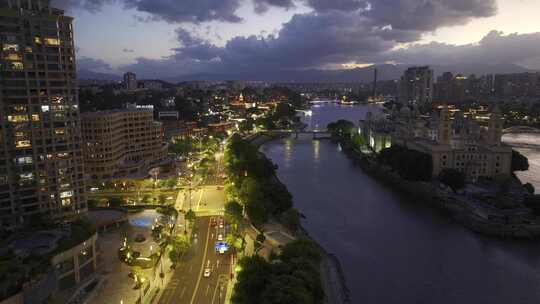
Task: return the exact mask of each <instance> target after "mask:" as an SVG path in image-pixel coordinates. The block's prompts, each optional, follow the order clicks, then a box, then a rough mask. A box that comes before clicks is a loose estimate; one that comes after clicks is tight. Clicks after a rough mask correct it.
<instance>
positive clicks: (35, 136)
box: [0, 0, 87, 228]
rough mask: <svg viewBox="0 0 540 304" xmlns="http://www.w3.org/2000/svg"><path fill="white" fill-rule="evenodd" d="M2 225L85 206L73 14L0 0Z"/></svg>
mask: <svg viewBox="0 0 540 304" xmlns="http://www.w3.org/2000/svg"><path fill="white" fill-rule="evenodd" d="M0 23H1V26H0V68H1V70H0V88H1V89H0V143H1V144H0V227H3V228H6V227H15V226H19V225H21V224H25V223H28V221H29V219H30V218H31V217H32V216H38V217H40V216H41V217H42V218H43V217H45V218H47V219H53V220H54V219H60V218H65V217H69V216H71V215H77V214H80V213H84V212H85V211H86V209H87V206H86V196H85V184H84V174H83V161H82V160H83V157H82V148H81V130H80V117H79V101H78V93H77V79H76V68H75V46H74V42H73V25H72V23H73V18H72V17H69V16H66V15H64V12H63V11H62V10H59V9H55V8H52V7H50V6H49V1H45V0H26V1H15V0H2V1H0Z"/></svg>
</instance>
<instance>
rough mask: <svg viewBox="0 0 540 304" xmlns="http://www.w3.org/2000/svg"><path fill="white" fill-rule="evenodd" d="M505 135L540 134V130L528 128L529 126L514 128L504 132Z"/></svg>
mask: <svg viewBox="0 0 540 304" xmlns="http://www.w3.org/2000/svg"><path fill="white" fill-rule="evenodd" d="M503 133H504V134H516V133H540V129H537V128H533V127H528V126H514V127H510V128H507V129H504V130H503Z"/></svg>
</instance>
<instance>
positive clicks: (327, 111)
mask: <svg viewBox="0 0 540 304" xmlns="http://www.w3.org/2000/svg"><path fill="white" fill-rule="evenodd" d="M312 110H313V117H311V118H310V119H308V120H306V122H307V123H308V124H309V125H310V126H311V127H312V128H316V127H319V128H324V127H325V126H326V124H327V123H328V122H331V121H335V120H337V119H340V118H344V119H348V120H351V121H355V122H356V121H357V120H358V119H360V118H362V117H363V116H364V115H365V113H366V112H367V111H368V110H369V108H367V107H365V106H356V107H343V106H339V105H324V106H318V107H315V108H313V109H312ZM371 110H373V108H371ZM514 139H515V138H514ZM529 139H530V138H529ZM531 140H532V141H534V140H533V139H531ZM514 144H517V143H514ZM520 149H531V150H530V151H529V150H522V152H524V153H526V154H528V156H529V158H532V159H536V160H538V159H540V149H539V150H534V148H533V147H530V146H527V147H524V146H520ZM261 151H262V152H264V153H265V154H266V155H267V156H268V157H270V158H271V159H272V160H273V161H274V162H275V163H276V164H277V165H278V166H279V169H278V176H279V178H280V179H281V180H282V181H283V182H284V183H285V184H286V185H287V186H288V188H289V190H290V191H291V193H292V194H293V196H294V203H295V206H296V207H297V208H298V209H299V210H300V211H301V212H302V213H303V214H304V215H306V217H307V219H306V220H304V221H303V225H304V227H305V228H306V229H307V230H308V232H309V233H310V235H311V236H312V237H313V238H315V239H316V240H317V241H318V242H319V243H320V244H321V245H322V246H324V247H325V248H326V249H327V250H328V251H329V252H332V253H334V254H335V255H336V256H337V257H338V258H339V260H340V261H341V264H342V268H343V271H344V275H345V278H346V281H347V286H348V287H349V289H350V291H351V297H352V302H353V303H359V304H372V303H373V304H391V303H400V304H404V303H405V304H408V303H414V304H421V303H426V304H428V303H437V304H455V303H475V304H484V303H485V304H498V303H501V304H502V303H504V304H508V303H512V304H513V303H519V304H521V303H523V304H525V303H526V304H529V303H530V304H537V303H540V272H539V270H540V244H539V243H538V242H530V241H519V242H518V241H500V240H496V239H489V238H485V237H482V236H480V235H478V234H476V233H474V232H471V231H469V230H467V229H466V228H464V227H462V226H461V225H459V224H457V223H454V222H453V221H452V220H450V219H448V218H447V217H446V216H445V215H444V214H441V213H440V212H439V211H437V210H434V209H431V208H429V207H427V206H426V205H424V204H422V202H419V201H410V200H408V199H404V198H402V197H400V195H398V194H397V193H395V192H393V191H392V190H391V189H389V188H388V187H386V186H384V185H381V184H380V183H378V182H377V181H376V180H374V179H373V178H371V177H369V176H368V175H366V174H365V173H364V172H362V170H361V169H360V168H358V167H355V166H354V165H353V163H352V162H351V161H350V160H349V159H348V158H347V157H346V156H345V155H344V154H343V153H342V152H341V151H340V148H339V146H337V145H336V144H332V143H331V142H330V141H328V140H319V141H313V140H312V139H311V138H310V136H307V135H306V136H305V137H302V136H301V137H300V138H299V139H293V138H289V139H283V140H281V141H274V142H270V143H267V144H265V145H264V146H263V147H261ZM531 156H532V157H531ZM535 157H536V158H535ZM535 168H536V170H538V167H535ZM536 172H539V173H540V171H536ZM536 176H538V175H536ZM537 178H539V177H537ZM534 179H535V174H532V175H531V176H530V180H531V181H534ZM537 181H538V180H537ZM537 188H540V185H538V184H537Z"/></svg>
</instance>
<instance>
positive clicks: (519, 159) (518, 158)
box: [512, 150, 529, 172]
mask: <svg viewBox="0 0 540 304" xmlns="http://www.w3.org/2000/svg"><path fill="white" fill-rule="evenodd" d="M527 170H529V159H527V157H525V156H524V155H523V154H521V153H519V152H518V151H516V150H512V172H515V171H527Z"/></svg>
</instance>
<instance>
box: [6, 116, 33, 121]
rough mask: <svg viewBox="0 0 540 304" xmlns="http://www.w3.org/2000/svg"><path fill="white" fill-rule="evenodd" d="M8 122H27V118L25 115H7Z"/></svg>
mask: <svg viewBox="0 0 540 304" xmlns="http://www.w3.org/2000/svg"><path fill="white" fill-rule="evenodd" d="M8 121H9V122H28V116H26V115H9V116H8Z"/></svg>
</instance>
